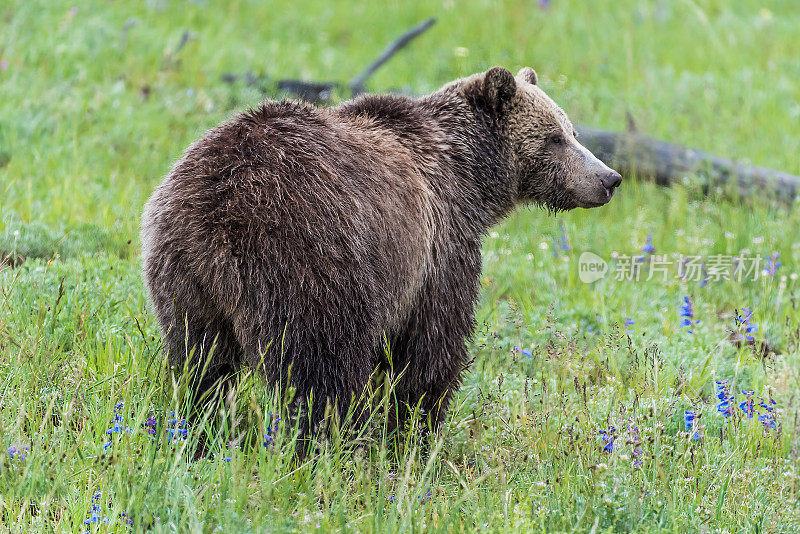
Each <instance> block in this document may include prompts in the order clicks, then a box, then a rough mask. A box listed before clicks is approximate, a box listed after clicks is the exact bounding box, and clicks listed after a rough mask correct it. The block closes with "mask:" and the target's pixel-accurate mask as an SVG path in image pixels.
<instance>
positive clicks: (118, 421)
mask: <svg viewBox="0 0 800 534" xmlns="http://www.w3.org/2000/svg"><path fill="white" fill-rule="evenodd" d="M124 407H125V403H124V402H122V401H120V402H118V403H117V404H115V405H114V424H113V426H112V427H111V428H109V429H108V430H106V434H108V435H109V436H111V439H109V440H108V441H106V442H105V443H103V450H108V449H109V447H111V445H112V444H113V437H114V434H116V433H124V434H130V433H131V429H130V428H129V427H127V426H125V424H124V416H123V412H122V409H123V408H124Z"/></svg>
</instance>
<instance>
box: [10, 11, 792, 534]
mask: <svg viewBox="0 0 800 534" xmlns="http://www.w3.org/2000/svg"><path fill="white" fill-rule="evenodd" d="M72 5H73V4H68V3H61V2H42V1H16V0H12V1H11V2H10V3H9V2H6V3H3V4H2V5H1V6H0V61H2V66H3V70H0V251H1V252H2V253H3V255H4V256H5V255H6V254H11V255H12V256H11V258H12V259H13V263H14V267H13V268H11V267H10V266H8V265H6V266H5V267H3V268H2V269H1V270H0V310H2V311H0V448H2V449H3V450H4V451H5V450H6V449H7V448H8V447H12V446H14V447H18V448H23V447H28V451H27V457H26V458H25V459H22V458H21V457H20V456H15V457H14V458H13V459H12V457H11V456H10V455H8V454H4V455H3V457H2V459H1V460H0V526H2V528H0V530H2V531H5V530H9V531H13V532H40V531H41V532H75V531H80V530H83V529H89V530H91V531H112V532H126V531H147V530H151V531H157V532H169V531H208V532H211V531H214V530H215V529H219V530H220V531H222V532H249V531H254V532H272V531H314V530H317V531H323V532H325V531H329V530H334V529H335V530H341V531H354V532H363V531H368V532H373V531H374V532H383V531H416V532H419V531H423V530H434V531H448V532H451V531H452V532H460V531H473V530H478V531H520V532H530V531H536V530H546V531H553V532H556V531H559V532H560V531H563V532H567V531H569V532H580V531H587V532H588V531H592V532H613V531H636V532H661V531H665V532H666V531H670V532H685V531H704V532H706V531H721V532H745V531H747V532H749V531H758V532H796V531H797V530H798V529H800V497H799V496H798V489H800V488H798V483H800V460H799V459H798V458H799V457H800V432H799V431H800V428H798V420H800V419H798V418H800V410H798V402H800V399H799V398H798V395H797V392H798V391H800V359H799V358H798V352H799V351H800V349H799V348H798V346H800V311H799V310H798V306H800V302H798V299H799V298H800V287H799V286H798V281H797V280H796V278H797V277H796V276H793V275H794V273H797V272H800V270H798V260H800V238H798V234H797V231H796V228H798V225H800V215H798V212H797V210H796V209H795V208H794V207H793V206H781V205H775V204H772V203H770V202H768V201H766V200H764V199H760V198H753V199H745V200H735V199H734V200H731V199H723V198H721V197H719V198H718V197H713V198H705V197H703V196H702V195H701V194H700V191H699V188H698V187H697V186H695V185H694V180H692V179H691V177H689V179H688V180H687V183H686V185H685V186H680V187H675V188H673V189H662V188H659V187H656V186H654V185H652V184H649V183H647V182H644V181H637V180H632V179H630V178H631V177H628V178H629V179H628V180H627V181H626V182H625V183H624V184H623V187H622V188H621V189H620V191H619V192H618V196H617V197H616V198H615V199H614V201H613V202H612V203H611V204H609V205H608V206H606V207H604V208H601V209H596V210H591V211H577V212H572V213H567V214H563V215H560V216H559V217H558V218H557V219H556V218H553V217H550V216H548V215H547V214H546V213H544V212H542V211H537V210H521V211H519V212H518V213H516V214H515V215H513V216H512V217H511V218H510V219H509V220H507V221H506V222H504V223H503V224H502V225H500V226H499V227H497V228H495V229H494V230H493V233H492V234H491V235H490V236H489V237H488V238H487V240H486V243H485V246H484V264H485V267H484V280H483V292H482V296H481V301H480V304H479V308H478V317H479V321H480V324H479V327H478V329H477V331H476V334H475V338H474V340H473V342H472V343H471V346H470V350H471V353H472V355H473V356H474V357H475V362H474V364H473V366H472V368H471V371H470V372H469V373H468V374H467V375H466V377H465V382H464V386H463V388H462V389H461V391H460V392H459V394H458V396H457V397H456V399H455V401H454V403H453V407H452V410H451V413H450V415H449V417H448V421H447V424H446V426H445V428H444V430H443V431H442V432H441V433H440V434H439V435H437V436H435V437H434V438H432V439H431V440H430V443H426V444H423V443H419V442H418V440H416V439H413V438H412V437H410V436H415V435H416V434H413V433H412V434H409V437H408V438H407V439H406V441H404V442H401V443H397V442H396V441H392V440H391V439H388V440H387V439H386V437H385V436H384V435H383V434H382V433H381V432H379V431H376V432H374V433H373V434H369V435H368V436H367V437H368V438H370V439H369V440H366V441H362V442H361V446H360V448H359V450H358V451H357V452H356V453H352V452H347V451H348V449H349V448H350V445H351V444H348V442H347V440H342V439H336V438H334V439H331V440H330V441H329V442H327V443H324V444H322V445H321V447H322V450H321V452H320V453H319V455H318V456H316V457H313V458H311V459H310V460H309V461H307V462H305V463H302V464H298V463H296V461H295V460H294V459H293V456H292V452H291V451H292V447H293V437H292V432H291V429H290V428H287V427H286V426H285V425H283V424H282V423H283V422H281V423H280V424H278V431H277V432H276V433H275V440H276V445H275V446H273V447H271V448H269V449H267V448H265V447H264V446H263V445H262V441H263V434H264V432H265V426H267V425H270V423H271V418H270V417H269V416H267V415H266V412H267V411H271V412H275V413H278V412H279V410H280V403H279V402H277V401H276V400H275V399H274V398H273V396H272V394H271V392H270V391H269V389H268V388H267V387H266V386H265V385H264V384H263V382H261V381H260V380H259V379H258V377H253V376H247V377H244V378H243V380H242V383H241V384H240V388H239V390H238V393H237V395H236V397H235V398H234V399H233V400H232V402H229V403H228V404H227V405H226V406H224V407H221V408H220V411H219V412H218V413H214V414H210V419H211V421H210V422H209V424H208V425H200V424H195V425H193V426H192V427H191V428H189V429H188V430H189V439H188V440H187V441H186V442H181V441H177V442H176V441H172V442H171V443H168V442H167V440H166V439H165V436H166V435H167V434H168V432H169V429H168V427H169V425H168V424H167V423H166V421H167V420H168V419H169V416H168V412H169V410H177V411H178V412H182V409H183V408H184V406H183V405H182V404H181V402H179V400H178V397H177V396H175V395H173V393H172V392H173V391H175V388H173V387H172V384H171V383H170V379H169V378H168V373H166V372H165V369H164V368H163V364H162V352H161V342H160V339H159V336H158V333H157V329H156V326H155V323H154V318H153V316H152V314H151V313H150V312H149V311H148V309H147V307H146V302H145V297H144V292H143V287H142V282H141V280H140V277H139V268H140V267H139V253H138V249H139V243H138V224H139V214H140V211H141V207H142V205H143V203H144V201H145V200H146V198H147V197H148V195H149V194H150V192H151V191H152V188H153V187H154V186H155V185H156V184H157V183H158V182H159V180H160V177H161V176H163V174H164V173H165V172H166V171H167V170H168V168H169V165H170V164H171V162H173V161H175V160H176V159H177V158H178V157H179V155H180V153H181V151H182V150H183V148H184V147H186V146H187V145H188V144H189V143H190V142H191V141H193V140H194V139H196V138H197V137H198V136H199V135H200V134H201V133H202V132H203V131H204V129H206V128H208V127H210V126H212V125H214V124H217V123H218V122H220V121H222V120H224V119H225V118H227V117H229V116H231V114H232V113H234V112H235V111H236V110H240V109H243V108H245V107H247V106H251V105H254V104H256V103H257V102H258V101H259V100H260V99H261V98H263V97H264V95H263V94H261V93H260V92H259V90H258V89H257V88H255V87H248V86H247V85H246V84H244V83H242V82H236V83H234V84H228V83H225V82H223V81H222V80H221V75H222V74H223V73H228V72H233V73H243V72H245V71H252V72H253V73H255V74H257V75H260V76H263V77H264V79H265V80H266V82H265V83H266V86H267V87H272V86H273V84H274V81H275V80H277V79H279V78H284V77H285V78H305V79H315V80H343V81H344V80H347V79H348V78H350V77H351V76H353V75H354V74H356V73H357V72H358V71H359V70H360V69H362V68H363V67H364V66H365V65H366V64H367V63H368V62H369V61H370V60H371V59H372V58H373V57H374V56H376V55H377V53H378V52H379V51H380V50H381V49H382V48H383V46H384V45H385V44H386V43H387V42H388V41H389V40H391V39H393V38H394V37H395V36H397V35H399V34H400V33H402V32H403V31H404V30H405V29H406V28H408V27H410V26H411V25H413V24H415V23H416V22H418V21H419V20H421V19H423V18H425V17H428V16H437V17H438V18H439V22H438V23H437V25H436V26H434V28H433V29H432V30H431V31H429V33H427V34H425V35H424V36H422V37H420V38H419V39H418V40H416V41H415V42H414V43H413V44H412V45H411V46H410V47H409V48H408V49H406V50H404V51H403V52H402V53H400V54H399V55H398V56H397V57H395V58H394V59H393V60H392V61H391V62H390V63H389V64H388V65H387V66H385V67H384V68H383V69H382V70H380V71H379V72H378V73H377V74H376V76H375V77H374V78H373V79H372V80H371V81H370V86H371V88H372V89H375V90H380V89H385V88H400V89H403V90H408V91H411V92H415V93H422V92H427V91H431V90H434V89H435V88H437V87H438V86H440V85H441V84H443V83H445V82H447V81H449V80H451V79H453V78H455V77H458V76H460V75H466V74H469V73H472V72H477V71H481V70H485V69H486V68H488V67H489V66H491V65H495V64H501V65H505V66H507V67H509V68H512V69H516V68H519V67H520V66H523V65H531V66H533V67H534V68H536V69H537V72H538V74H539V78H540V80H541V82H540V83H541V85H542V86H543V87H544V88H545V90H547V91H548V92H549V93H550V94H551V96H553V97H554V98H555V99H556V101H558V102H559V103H560V104H561V105H562V106H563V107H564V109H565V110H566V111H567V112H568V113H569V114H570V117H571V118H572V119H573V120H574V121H575V122H580V123H583V124H587V125H590V126H594V127H601V128H609V129H623V128H625V127H626V114H630V116H632V117H633V120H634V122H635V124H636V126H637V128H638V129H639V130H641V131H643V132H646V133H647V134H649V135H652V136H655V137H659V138H662V139H666V140H669V141H674V142H680V143H683V144H685V145H688V146H693V147H697V148H701V149H704V150H707V151H709V152H712V153H715V154H719V155H722V156H726V157H731V158H735V159H739V160H743V161H749V162H752V163H754V164H758V165H763V166H768V167H774V168H778V169H781V170H783V171H787V172H792V173H800V159H799V158H798V154H800V129H798V126H797V124H798V118H799V117H800V104H798V101H800V86H798V84H797V80H798V79H800V63H798V62H797V51H798V49H797V30H796V28H797V27H798V25H800V12H798V11H797V9H796V5H795V2H793V1H789V0H784V1H773V2H755V1H753V0H741V1H739V2H734V3H731V2H727V1H723V0H702V1H700V0H698V1H692V0H685V1H676V2H667V1H660V0H659V1H656V0H651V1H643V0H618V1H616V2H598V3H588V2H578V1H565V0H553V2H552V4H551V6H550V8H549V9H547V10H541V9H539V8H538V7H537V4H536V3H535V2H523V1H514V2H512V1H508V2H488V1H487V2H470V3H459V2H453V1H450V0H447V1H444V2H422V1H413V2H391V3H388V4H386V5H381V6H378V5H373V4H371V3H363V2H322V1H309V2H301V3H291V4H289V3H286V4H279V3H263V2H245V1H238V2H230V3H222V2H212V1H210V0H200V1H198V2H183V1H173V2H169V1H166V0H148V1H146V2H122V1H116V2H101V1H95V2H84V3H80V4H77V6H78V7H77V10H76V11H70V8H71V7H72ZM590 6H591V7H590ZM126 21H128V22H127V23H126ZM126 26H127V27H128V28H127V30H126V31H124V30H123V29H124V28H125V27H126ZM186 30H188V31H189V32H190V35H191V39H190V40H189V41H188V42H187V43H186V45H185V46H184V47H182V48H181V49H180V50H177V49H178V45H179V43H180V41H181V36H182V34H183V32H184V31H186ZM176 50H177V51H176ZM650 233H652V242H653V244H654V246H655V249H656V251H655V253H656V254H667V255H670V256H669V259H670V261H672V263H671V265H670V266H669V273H668V276H667V279H666V280H665V281H661V280H650V281H646V280H641V281H638V282H636V281H620V280H617V279H616V276H615V269H616V268H617V267H619V266H622V265H623V262H624V259H625V256H626V255H635V254H640V251H641V249H642V246H643V245H644V243H645V240H646V239H647V236H648V235H649V234H650ZM562 234H563V237H562ZM564 239H566V240H567V241H568V243H569V250H564V248H563V247H562V246H561V245H562V243H563V240H564ZM584 251H592V252H594V253H596V254H598V255H599V256H601V257H602V258H604V259H606V260H607V261H609V265H610V270H611V272H610V273H609V275H608V276H606V277H605V278H604V279H602V280H600V281H598V282H595V283H594V284H591V285H589V284H584V283H583V282H581V281H580V280H579V277H578V266H577V264H578V258H579V256H580V254H581V253H582V252H584ZM743 251H744V253H743ZM773 251H777V252H780V253H781V260H782V261H783V265H782V266H781V267H780V268H779V269H778V270H777V273H776V274H775V276H766V277H759V279H758V280H755V281H753V280H747V281H742V282H737V281H714V280H713V276H712V277H711V279H710V280H709V282H708V283H707V284H702V283H701V282H700V280H694V279H691V278H692V277H688V278H690V279H687V280H682V279H680V278H679V277H678V276H677V262H678V259H677V257H676V256H675V255H677V254H684V255H702V256H703V257H705V258H709V257H710V256H711V255H713V254H723V255H737V254H744V255H745V256H750V257H752V256H760V257H763V256H765V255H767V254H770V253H772V252H773ZM615 253H616V256H617V259H616V260H612V256H613V255H615ZM644 265H645V266H646V265H649V263H647V262H645V263H644ZM645 272H646V271H645ZM701 278H702V277H701ZM685 295H692V296H693V302H694V314H695V319H696V320H698V321H699V323H698V324H696V325H694V326H693V328H692V330H693V333H689V332H688V328H682V327H681V317H680V315H679V313H680V306H681V304H682V302H683V298H684V296H685ZM743 306H751V307H752V308H753V310H754V315H753V322H757V323H758V324H759V327H760V329H759V331H758V332H757V333H756V334H755V338H756V341H757V342H758V343H759V344H760V343H761V342H762V341H764V342H765V343H766V344H767V345H769V347H771V348H774V349H775V350H776V352H777V354H774V355H770V356H768V357H766V358H765V357H762V354H761V353H760V351H759V350H755V349H757V346H756V347H753V346H748V345H746V346H743V347H738V348H737V347H736V346H734V345H732V344H731V343H730V342H729V338H730V330H731V328H733V323H734V320H733V317H732V315H733V314H734V310H735V309H737V308H741V307H743ZM628 318H630V319H632V320H633V321H635V322H634V323H633V324H632V325H626V324H625V321H626V319H628ZM515 346H516V347H519V348H520V349H521V350H525V351H527V350H530V351H531V357H528V356H527V355H525V354H524V353H522V352H521V351H516V350H514V347H515ZM715 379H729V380H730V381H731V384H732V386H734V389H735V391H736V392H737V402H738V400H742V399H744V396H743V395H741V394H738V392H739V391H740V390H741V389H748V390H754V391H755V395H760V396H764V397H766V398H770V397H771V398H774V399H775V401H776V402H777V404H776V406H777V408H776V412H775V414H776V415H775V417H776V420H777V428H776V429H775V430H769V429H766V428H765V426H764V425H763V424H761V423H759V422H758V421H757V420H756V419H752V420H751V419H747V418H746V417H744V416H743V412H742V411H741V410H740V409H739V408H738V407H737V408H736V414H735V416H734V417H732V418H731V419H730V420H727V419H725V418H723V417H722V416H721V415H720V414H719V413H717V411H716V408H715V402H716V398H715V397H714V383H713V382H714V380H715ZM120 401H124V402H125V406H124V409H123V412H124V416H123V427H129V428H131V429H132V432H131V433H130V434H127V433H125V432H121V433H114V434H113V435H112V436H111V437H112V445H111V446H109V447H108V449H107V450H104V446H103V445H104V443H105V442H106V441H107V440H108V438H109V436H108V435H107V434H106V433H105V431H106V430H107V429H109V428H111V427H112V425H113V421H114V406H115V404H116V403H117V402H120ZM687 409H693V410H695V411H696V412H697V414H698V416H699V417H698V419H697V427H698V430H699V433H700V434H702V436H703V437H702V439H700V440H693V439H692V433H691V432H688V433H687V432H685V428H684V423H683V414H684V410H687ZM149 417H154V418H156V419H157V420H158V421H159V426H158V427H157V435H156V436H155V437H153V436H150V435H149V434H147V433H145V432H144V431H143V430H142V427H141V424H142V423H144V422H146V420H147V419H148V418H149ZM629 425H631V426H629ZM377 426H379V425H377ZM609 426H614V427H615V428H616V429H617V433H616V439H615V444H614V451H613V452H606V451H604V450H603V446H604V443H603V440H602V438H601V436H600V435H599V433H598V432H599V431H600V430H606V429H608V427H609ZM632 426H635V427H636V428H638V438H636V436H637V432H636V431H634V430H633V429H632V428H631V427H632ZM205 431H208V432H213V433H214V434H213V436H212V437H213V438H214V439H216V440H217V441H213V440H212V448H211V450H210V451H209V454H208V455H207V459H206V460H201V461H189V460H188V458H189V457H190V456H191V452H192V451H191V450H192V448H193V447H194V445H195V444H196V441H197V439H198V437H199V436H200V435H201V434H202V433H203V432H205ZM229 440H230V441H234V442H235V443H236V445H235V446H234V447H233V448H226V447H225V445H224V442H225V441H229ZM219 444H222V445H219ZM236 447H238V448H236ZM638 450H641V453H638V452H637V454H634V452H635V451H638ZM224 456H228V457H230V458H231V461H230V462H227V461H225V460H223V459H222V458H223V457H224ZM634 460H637V461H638V460H641V466H638V465H634ZM637 463H638V462H637ZM97 492H102V497H101V498H100V500H99V501H98V503H97V507H98V514H99V515H102V516H104V517H107V518H109V519H110V522H109V523H108V524H92V525H84V523H83V521H84V520H85V519H87V518H89V517H90V515H91V510H92V496H93V495H95V494H96V493H97ZM427 492H430V498H428V497H426V495H425V494H426V493H427ZM120 512H126V513H127V514H128V517H130V518H132V519H133V525H130V526H129V525H127V524H126V523H124V521H123V520H122V519H121V518H119V517H118V515H117V514H119V513H120Z"/></svg>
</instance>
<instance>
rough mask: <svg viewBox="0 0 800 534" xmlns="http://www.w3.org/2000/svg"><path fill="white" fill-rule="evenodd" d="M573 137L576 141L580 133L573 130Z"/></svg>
mask: <svg viewBox="0 0 800 534" xmlns="http://www.w3.org/2000/svg"><path fill="white" fill-rule="evenodd" d="M572 137H574V138H575V139H577V138H578V132H577V131H575V130H572Z"/></svg>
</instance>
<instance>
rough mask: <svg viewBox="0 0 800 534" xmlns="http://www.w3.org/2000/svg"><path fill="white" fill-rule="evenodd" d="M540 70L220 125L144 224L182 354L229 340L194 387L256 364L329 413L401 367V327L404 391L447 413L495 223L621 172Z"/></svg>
mask: <svg viewBox="0 0 800 534" xmlns="http://www.w3.org/2000/svg"><path fill="white" fill-rule="evenodd" d="M535 83H536V75H535V73H534V72H533V70H531V69H523V70H522V71H520V73H519V74H518V75H517V78H516V79H515V78H514V76H513V75H512V74H511V73H510V72H508V71H507V70H505V69H502V68H498V67H496V68H494V69H492V70H490V71H488V72H487V73H483V74H478V75H475V76H472V77H470V78H467V79H463V80H458V81H456V82H453V83H450V84H448V85H447V86H445V87H444V88H442V89H441V90H439V91H438V92H436V93H434V94H432V95H429V96H426V97H423V98H419V99H412V98H407V97H403V96H363V97H360V98H358V99H356V100H354V101H349V102H345V103H344V104H342V105H340V106H338V107H334V108H329V109H318V108H316V107H313V106H311V105H309V104H304V103H301V102H295V101H281V102H274V101H268V102H265V103H263V104H262V105H261V106H260V107H259V108H258V109H256V110H252V111H250V112H248V113H245V114H241V115H239V116H237V117H236V118H234V119H233V120H231V121H230V122H228V123H226V124H223V125H222V126H219V127H217V128H213V129H212V130H210V131H209V132H208V133H207V134H206V135H205V136H204V137H203V138H202V139H200V140H199V141H197V142H196V143H194V144H193V145H192V146H191V147H189V149H188V150H187V151H186V153H185V154H184V156H183V158H182V159H181V160H180V161H179V162H178V163H177V164H176V165H175V167H174V168H173V169H172V171H171V172H170V173H169V175H168V176H167V177H166V178H165V179H164V181H163V183H162V184H161V185H160V186H159V187H158V188H157V190H156V191H155V193H154V194H153V196H152V197H151V198H150V200H149V201H148V202H147V205H146V206H145V210H144V216H143V221H142V255H143V262H144V276H145V280H146V284H147V288H148V290H149V296H150V299H151V301H152V304H153V307H154V310H155V313H156V315H157V317H158V320H159V323H160V325H161V328H162V331H163V334H164V337H165V342H166V347H167V350H168V352H169V356H170V359H171V361H172V362H173V363H174V364H175V365H176V366H180V365H183V364H185V363H187V359H188V358H189V357H190V356H191V360H192V361H190V362H188V363H190V364H191V365H197V364H201V363H202V362H204V361H205V360H206V358H208V356H209V353H210V348H211V346H212V345H214V346H215V348H214V351H213V353H212V355H211V356H210V358H209V361H208V368H207V371H206V373H205V376H204V377H203V379H202V380H199V379H197V380H196V381H195V382H194V384H193V387H194V388H195V389H196V390H197V391H198V392H203V391H206V390H208V389H209V388H210V386H211V385H212V384H213V383H214V382H215V381H217V380H220V379H221V380H223V381H224V380H227V379H229V378H230V377H231V376H232V374H233V373H234V372H235V371H236V370H237V369H239V368H242V367H248V368H252V369H257V370H259V371H260V372H263V373H264V375H265V376H266V378H267V379H268V380H269V381H270V382H271V383H280V384H286V383H287V381H288V382H290V383H291V384H292V385H293V386H294V387H296V389H297V395H296V398H299V399H307V398H308V397H309V396H310V395H312V394H313V399H314V402H313V407H312V409H311V411H310V413H309V415H310V420H311V424H312V425H313V424H315V423H316V422H318V421H320V420H321V418H322V417H323V416H324V413H325V408H326V404H329V405H335V406H337V407H338V409H339V411H340V412H343V411H344V410H345V409H346V408H347V406H348V405H349V403H350V402H351V398H352V396H354V395H355V396H359V395H360V394H361V392H362V391H363V389H364V388H365V386H366V385H367V382H368V381H369V378H370V375H371V373H372V372H373V371H374V370H375V369H376V368H379V367H383V368H386V367H387V365H388V362H387V358H386V356H385V353H384V348H383V347H384V343H383V339H384V336H386V339H388V341H389V345H390V348H391V355H392V365H393V367H394V369H395V370H403V371H404V373H403V375H402V378H401V379H400V381H399V384H398V386H397V390H396V394H397V396H398V398H399V399H400V400H401V401H402V403H406V404H408V405H410V406H414V405H416V404H417V403H420V404H421V407H422V408H423V409H424V410H425V411H426V412H427V413H429V414H430V415H431V417H432V419H433V421H434V422H435V423H438V422H440V421H441V420H442V418H443V416H444V414H445V412H446V409H447V405H448V402H449V399H450V396H451V395H452V393H453V392H454V391H455V390H456V389H457V388H458V386H459V384H460V381H461V375H462V372H463V371H464V369H465V368H466V367H467V365H468V362H469V359H468V355H467V352H466V349H465V340H466V339H467V338H468V336H469V335H470V334H471V332H472V330H473V327H474V319H473V315H474V312H473V307H474V304H475V301H476V298H477V295H478V281H479V276H480V271H481V257H480V246H481V237H482V235H483V234H484V233H485V232H486V231H487V229H488V228H489V227H490V226H491V225H493V224H494V223H496V222H497V221H499V220H500V219H501V218H503V217H504V216H506V215H507V214H508V213H509V212H510V211H511V210H512V209H513V208H514V206H515V205H516V204H517V203H519V202H533V203H538V204H541V205H544V206H547V207H549V208H550V209H553V210H561V209H570V208H573V207H576V206H583V207H589V206H594V205H600V204H602V203H605V202H607V201H608V199H610V193H611V192H613V188H614V187H615V186H616V185H617V184H618V180H617V179H616V178H618V176H619V175H617V174H616V173H614V172H613V171H611V170H610V169H608V168H607V167H605V165H603V164H602V163H600V162H599V161H598V160H597V159H596V158H594V157H593V156H591V154H589V153H588V151H586V149H584V148H583V147H581V146H580V145H579V144H578V143H577V142H576V141H575V139H574V136H573V133H574V132H573V129H572V125H571V124H570V123H569V120H568V119H567V117H566V115H564V113H563V112H562V111H561V110H560V109H559V108H558V106H556V104H555V103H553V101H552V100H550V99H549V98H548V97H547V96H546V95H545V94H544V93H543V92H542V91H541V90H540V89H539V88H538V87H536V86H535ZM587 154H588V156H587ZM612 173H613V175H612ZM614 176H616V178H615V179H614V180H612V181H613V182H614V183H613V185H609V180H611V178H613V177H614ZM312 392H313V393H312ZM304 429H306V430H307V429H308V427H307V426H305V425H304Z"/></svg>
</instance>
